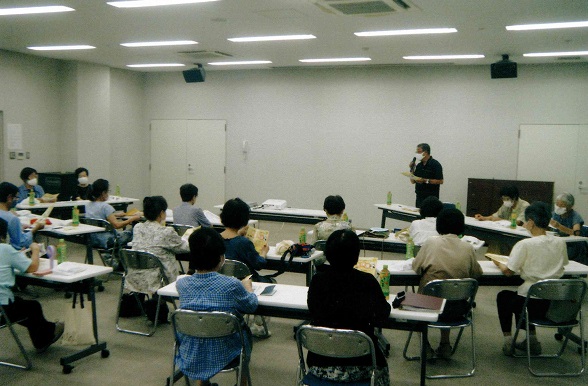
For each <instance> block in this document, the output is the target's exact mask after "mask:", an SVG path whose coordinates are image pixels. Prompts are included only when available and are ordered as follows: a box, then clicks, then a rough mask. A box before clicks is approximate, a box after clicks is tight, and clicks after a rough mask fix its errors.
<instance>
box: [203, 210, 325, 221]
mask: <svg viewBox="0 0 588 386" xmlns="http://www.w3.org/2000/svg"><path fill="white" fill-rule="evenodd" d="M214 207H215V208H217V209H220V210H222V209H223V205H215V206H214ZM250 217H251V218H252V219H254V220H265V221H277V222H290V223H296V224H311V225H312V224H316V223H318V222H320V221H324V220H326V219H327V215H326V214H325V211H324V210H318V209H298V208H284V209H270V208H263V207H261V206H254V207H252V208H251V212H250Z"/></svg>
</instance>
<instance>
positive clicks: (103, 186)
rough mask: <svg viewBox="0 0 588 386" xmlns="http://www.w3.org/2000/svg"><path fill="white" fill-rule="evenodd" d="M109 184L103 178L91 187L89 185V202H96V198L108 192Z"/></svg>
mask: <svg viewBox="0 0 588 386" xmlns="http://www.w3.org/2000/svg"><path fill="white" fill-rule="evenodd" d="M109 187H110V184H109V183H108V181H107V180H105V179H103V178H99V179H97V180H96V181H94V183H93V184H92V185H90V189H89V190H88V198H89V199H90V201H96V199H97V198H98V197H100V195H101V194H102V193H104V192H108V189H109Z"/></svg>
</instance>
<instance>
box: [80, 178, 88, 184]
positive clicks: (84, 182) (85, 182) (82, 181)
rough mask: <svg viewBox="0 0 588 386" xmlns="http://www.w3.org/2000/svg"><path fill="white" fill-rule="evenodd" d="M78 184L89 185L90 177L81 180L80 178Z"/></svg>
mask: <svg viewBox="0 0 588 386" xmlns="http://www.w3.org/2000/svg"><path fill="white" fill-rule="evenodd" d="M78 184H80V185H88V177H80V178H78Z"/></svg>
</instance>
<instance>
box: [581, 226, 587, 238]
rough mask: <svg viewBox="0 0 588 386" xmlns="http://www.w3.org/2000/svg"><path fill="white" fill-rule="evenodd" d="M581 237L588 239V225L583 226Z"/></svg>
mask: <svg viewBox="0 0 588 386" xmlns="http://www.w3.org/2000/svg"><path fill="white" fill-rule="evenodd" d="M580 236H584V237H588V225H582V228H581V229H580Z"/></svg>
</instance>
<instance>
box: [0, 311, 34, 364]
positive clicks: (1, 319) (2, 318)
mask: <svg viewBox="0 0 588 386" xmlns="http://www.w3.org/2000/svg"><path fill="white" fill-rule="evenodd" d="M25 320H26V318H23V319H19V320H17V321H11V320H10V318H9V317H8V315H7V314H6V311H5V310H4V307H2V305H1V304H0V329H3V328H6V327H8V329H9V330H10V333H11V334H12V337H13V338H14V341H15V342H16V344H17V346H18V349H19V350H20V353H21V354H22V356H23V357H24V360H25V362H26V364H25V365H21V364H18V363H14V362H6V361H0V365H2V366H8V367H15V368H19V369H24V370H30V369H31V367H33V362H31V358H30V357H29V354H28V353H27V351H26V350H25V348H24V346H23V344H22V342H21V341H20V338H19V337H18V334H17V333H16V330H15V329H14V323H20V322H23V321H25Z"/></svg>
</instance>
